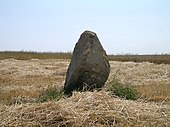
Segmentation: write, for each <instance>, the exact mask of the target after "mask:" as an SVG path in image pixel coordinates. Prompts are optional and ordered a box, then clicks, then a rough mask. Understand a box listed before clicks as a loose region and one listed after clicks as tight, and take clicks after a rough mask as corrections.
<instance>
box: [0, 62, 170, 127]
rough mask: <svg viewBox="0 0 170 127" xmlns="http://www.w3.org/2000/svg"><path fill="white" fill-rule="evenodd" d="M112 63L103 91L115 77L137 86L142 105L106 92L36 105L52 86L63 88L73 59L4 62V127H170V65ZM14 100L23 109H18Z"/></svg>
mask: <svg viewBox="0 0 170 127" xmlns="http://www.w3.org/2000/svg"><path fill="white" fill-rule="evenodd" d="M110 64H111V72H110V76H109V79H108V81H107V83H106V85H105V87H107V85H109V83H110V82H111V81H112V80H113V79H114V78H116V79H118V80H119V81H120V82H121V83H123V84H129V85H133V86H135V88H136V89H137V90H138V91H139V92H140V93H141V95H142V97H144V98H142V99H143V100H140V101H139V100H138V101H127V100H121V99H118V98H114V97H112V96H110V95H109V93H108V92H106V91H105V90H104V89H103V90H102V91H100V92H97V91H95V92H83V93H79V92H77V93H75V94H74V95H73V96H72V97H71V98H63V99H61V100H59V101H58V102H46V103H35V102H34V101H32V100H34V98H36V97H38V96H39V95H40V93H41V92H42V91H43V90H45V89H47V88H48V87H49V86H50V87H53V86H58V87H62V86H63V85H64V80H65V75H66V70H67V67H68V65H69V60H61V59H48V60H39V59H32V60H15V59H6V60H0V105H1V106H0V121H1V122H0V126H36V125H37V126H134V127H136V126H141V127H142V126H160V127H162V126H167V127H168V126H169V125H170V123H169V121H170V107H169V106H170V103H169V99H170V65H167V64H159V65H158V64H153V63H148V62H144V63H134V62H124V63H123V62H115V61H110ZM16 99H18V101H20V100H21V102H20V103H21V104H19V105H18V104H15V100H16ZM146 100H147V102H146ZM143 101H144V102H143ZM148 101H155V102H156V103H155V102H148ZM23 102H26V103H23ZM164 102H165V103H166V104H164ZM7 104H14V105H7ZM167 104H168V105H167Z"/></svg>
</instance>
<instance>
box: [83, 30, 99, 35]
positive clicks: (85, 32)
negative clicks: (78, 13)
mask: <svg viewBox="0 0 170 127" xmlns="http://www.w3.org/2000/svg"><path fill="white" fill-rule="evenodd" d="M83 34H89V35H93V36H96V33H95V32H92V31H89V30H86V31H84V32H83Z"/></svg>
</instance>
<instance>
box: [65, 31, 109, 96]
mask: <svg viewBox="0 0 170 127" xmlns="http://www.w3.org/2000/svg"><path fill="white" fill-rule="evenodd" d="M109 73H110V64H109V60H108V57H107V55H106V52H105V50H104V49H103V47H102V45H101V43H100V41H99V39H98V37H97V35H96V34H95V33H94V32H91V31H85V32H83V33H82V34H81V36H80V39H79V40H78V42H77V43H76V46H75V48H74V51H73V55H72V59H71V62H70V65H69V67H68V70H67V75H66V81H65V84H64V91H65V93H66V94H72V91H73V90H79V91H82V90H84V88H85V89H86V90H93V89H94V88H101V87H102V86H104V84H105V82H106V80H107V78H108V76H109Z"/></svg>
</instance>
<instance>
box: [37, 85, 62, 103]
mask: <svg viewBox="0 0 170 127" xmlns="http://www.w3.org/2000/svg"><path fill="white" fill-rule="evenodd" d="M63 91H64V90H63V89H62V88H56V87H49V88H47V89H46V90H45V91H43V92H42V93H41V94H40V96H39V97H38V100H37V101H38V102H45V101H49V100H59V99H60V98H61V97H62V96H63V93H64V92H63Z"/></svg>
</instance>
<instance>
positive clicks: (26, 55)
mask: <svg viewBox="0 0 170 127" xmlns="http://www.w3.org/2000/svg"><path fill="white" fill-rule="evenodd" d="M11 58H13V59H17V60H30V59H70V58H71V53H70V52H56V53H53V52H26V51H4V52H0V60H2V59H11Z"/></svg>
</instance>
